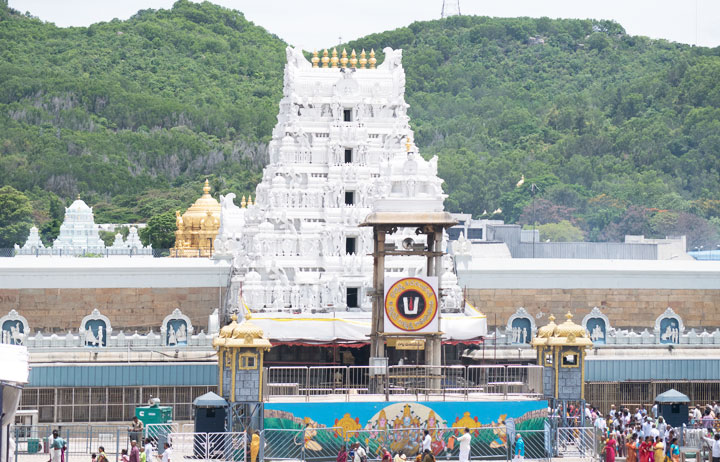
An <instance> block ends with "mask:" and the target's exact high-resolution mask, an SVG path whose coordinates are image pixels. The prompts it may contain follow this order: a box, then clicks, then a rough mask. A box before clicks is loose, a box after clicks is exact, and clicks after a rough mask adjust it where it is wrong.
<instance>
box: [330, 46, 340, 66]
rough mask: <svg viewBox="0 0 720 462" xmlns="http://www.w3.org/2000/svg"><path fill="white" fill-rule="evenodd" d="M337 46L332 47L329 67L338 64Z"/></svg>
mask: <svg viewBox="0 0 720 462" xmlns="http://www.w3.org/2000/svg"><path fill="white" fill-rule="evenodd" d="M338 61H339V60H338V57H337V48H333V51H332V57H331V58H330V67H332V68H333V69H334V68H336V67H337V65H338Z"/></svg>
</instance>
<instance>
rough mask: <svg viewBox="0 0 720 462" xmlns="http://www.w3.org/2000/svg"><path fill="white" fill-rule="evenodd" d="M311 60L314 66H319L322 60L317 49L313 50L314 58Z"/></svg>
mask: <svg viewBox="0 0 720 462" xmlns="http://www.w3.org/2000/svg"><path fill="white" fill-rule="evenodd" d="M310 61H312V64H313V67H318V63H319V62H320V58H318V52H317V50H313V56H312V59H311V60H310Z"/></svg>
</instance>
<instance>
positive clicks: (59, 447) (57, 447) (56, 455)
mask: <svg viewBox="0 0 720 462" xmlns="http://www.w3.org/2000/svg"><path fill="white" fill-rule="evenodd" d="M64 448H65V440H64V439H62V438H60V435H59V434H58V431H57V430H53V442H52V446H51V447H50V450H51V451H52V452H51V453H50V461H51V462H60V458H61V457H62V452H63V449H64Z"/></svg>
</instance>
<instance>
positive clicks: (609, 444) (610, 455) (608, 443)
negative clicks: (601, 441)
mask: <svg viewBox="0 0 720 462" xmlns="http://www.w3.org/2000/svg"><path fill="white" fill-rule="evenodd" d="M616 450H617V441H616V440H615V438H614V437H613V434H612V433H610V437H609V438H608V439H607V440H605V448H604V449H603V451H604V452H605V462H615V452H616Z"/></svg>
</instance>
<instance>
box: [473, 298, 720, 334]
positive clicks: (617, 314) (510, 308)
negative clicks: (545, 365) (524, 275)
mask: <svg viewBox="0 0 720 462" xmlns="http://www.w3.org/2000/svg"><path fill="white" fill-rule="evenodd" d="M467 298H468V301H469V302H470V303H472V304H473V306H475V307H476V308H477V309H479V310H480V311H482V312H483V313H484V314H485V315H486V316H487V317H488V324H489V325H492V324H494V323H495V316H497V323H498V325H501V326H503V325H505V323H506V322H507V320H508V318H509V317H510V316H512V315H513V314H514V313H515V310H517V309H518V307H523V308H525V309H526V310H527V311H528V313H530V314H531V315H532V316H533V317H535V318H547V316H549V315H550V314H553V315H555V317H556V318H559V317H560V316H562V315H563V314H565V313H567V312H568V311H572V312H574V313H576V314H577V315H578V316H584V315H585V314H587V313H589V312H590V310H592V309H593V308H594V307H596V306H597V307H599V308H600V309H601V310H602V312H603V313H604V314H605V315H606V316H607V317H608V318H610V320H611V321H612V324H613V327H618V328H632V327H646V328H648V329H651V328H652V327H653V326H654V324H655V318H657V317H658V316H660V315H661V314H662V313H663V312H664V311H665V310H666V309H667V308H668V307H671V308H672V309H673V310H674V311H675V312H676V313H678V315H680V316H681V317H682V319H683V321H685V324H686V326H687V327H688V328H691V327H695V328H715V327H719V326H720V289H715V290H712V289H694V290H693V289H611V288H606V289H552V288H548V289H470V288H468V290H467Z"/></svg>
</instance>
